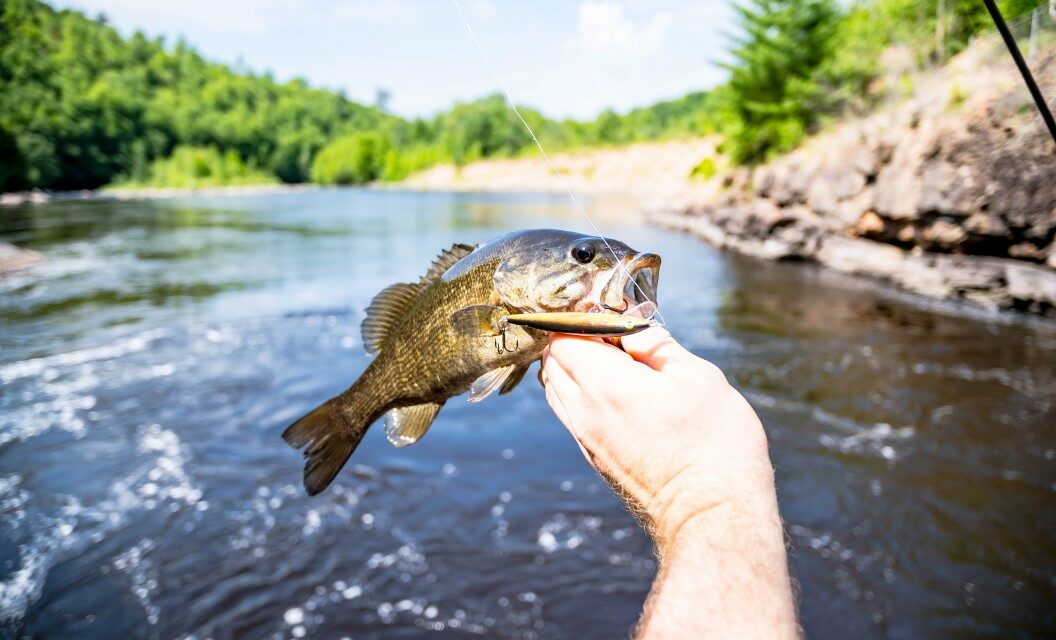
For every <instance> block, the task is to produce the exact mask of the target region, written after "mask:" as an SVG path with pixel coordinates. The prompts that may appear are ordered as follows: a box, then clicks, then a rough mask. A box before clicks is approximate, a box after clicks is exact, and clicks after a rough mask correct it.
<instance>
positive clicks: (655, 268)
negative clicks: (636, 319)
mask: <svg viewBox="0 0 1056 640" xmlns="http://www.w3.org/2000/svg"><path fill="white" fill-rule="evenodd" d="M659 282H660V256H658V255H656V254H655V253H638V254H634V255H629V256H626V257H625V258H624V259H623V261H622V263H621V264H620V265H619V266H617V268H616V269H615V270H614V272H613V274H612V277H611V278H610V279H609V282H608V284H606V285H605V288H604V289H603V290H602V292H601V300H600V302H601V306H602V308H604V309H605V310H607V311H614V312H616V313H623V312H625V311H627V310H628V309H630V308H631V307H634V306H636V305H640V304H642V303H644V302H652V303H653V304H656V287H657V285H658V284H659Z"/></svg>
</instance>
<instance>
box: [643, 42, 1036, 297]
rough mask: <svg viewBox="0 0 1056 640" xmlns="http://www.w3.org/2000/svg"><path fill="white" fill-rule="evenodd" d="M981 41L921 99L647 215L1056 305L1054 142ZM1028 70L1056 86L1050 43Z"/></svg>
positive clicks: (908, 279) (948, 289)
mask: <svg viewBox="0 0 1056 640" xmlns="http://www.w3.org/2000/svg"><path fill="white" fill-rule="evenodd" d="M987 44H988V46H985V47H984V46H983V44H979V45H978V46H976V47H973V48H972V49H970V50H969V51H968V52H966V53H965V54H963V55H962V56H960V57H959V58H958V59H957V60H955V61H953V62H952V63H951V64H950V65H949V66H948V67H947V68H946V69H942V70H939V71H935V72H933V73H932V74H930V75H929V76H925V77H922V78H920V79H918V82H922V83H923V84H922V86H921V89H920V90H918V92H917V95H916V96H915V97H914V99H912V100H909V101H907V102H905V103H903V104H901V105H899V106H898V107H896V108H889V109H885V110H883V111H882V112H880V113H878V114H876V115H874V116H871V117H869V118H867V119H864V120H860V121H856V122H853V123H847V124H844V125H843V126H841V127H839V128H838V129H836V130H834V131H832V132H831V133H828V134H825V135H821V136H818V137H817V138H815V139H814V140H813V141H812V142H811V143H810V144H808V145H807V146H805V147H804V148H802V149H800V150H797V151H795V152H793V153H791V154H789V155H787V156H785V157H783V158H780V159H778V160H776V161H774V162H772V163H770V164H768V165H765V166H762V167H759V168H756V169H755V170H754V171H751V170H747V169H737V170H733V171H731V172H729V173H727V174H725V175H723V176H720V177H719V178H717V179H716V181H717V183H716V185H714V187H715V188H714V190H713V191H712V192H711V195H710V196H709V197H707V198H705V199H703V200H702V201H700V202H698V203H696V204H694V205H692V206H689V207H687V208H684V209H682V210H678V211H666V212H655V213H653V214H652V219H653V221H655V222H657V223H659V224H662V225H665V226H670V227H676V228H681V229H685V230H688V231H691V232H695V233H697V234H698V235H701V236H703V237H704V238H705V239H707V240H709V241H711V242H713V243H714V244H717V245H719V246H722V247H728V248H731V249H734V250H739V251H743V252H746V253H751V254H755V255H760V256H762V257H766V258H772V259H782V258H801V259H811V260H817V261H819V262H822V263H824V264H827V265H829V266H832V267H834V268H837V269H840V270H843V271H848V272H855V273H863V274H869V275H873V276H878V277H881V278H884V279H887V280H889V281H891V282H893V283H896V284H898V285H899V286H902V287H904V288H907V289H910V290H912V291H916V292H919V293H923V294H926V295H930V296H935V297H942V298H953V299H963V300H967V301H969V302H972V303H975V304H978V305H982V306H985V307H989V308H997V309H1001V308H1016V309H1022V310H1026V311H1032V312H1036V313H1042V314H1053V315H1056V242H1054V239H1056V145H1054V143H1053V141H1052V139H1051V137H1050V136H1049V134H1048V132H1047V131H1046V130H1045V128H1044V124H1043V123H1042V122H1041V119H1040V117H1039V116H1038V115H1037V112H1036V111H1035V109H1034V107H1033V103H1032V102H1030V96H1029V94H1028V93H1027V91H1026V88H1025V87H1024V86H1023V84H1022V81H1021V80H1020V79H1019V77H1018V75H1017V74H1016V72H1015V70H1014V68H1013V67H1011V63H1010V62H1007V63H1006V62H1005V61H1004V60H1002V59H1001V58H1000V57H996V56H998V54H999V53H1000V52H999V51H995V49H994V47H993V45H992V43H987ZM1032 66H1033V67H1034V69H1035V73H1037V74H1038V75H1039V76H1040V77H1039V83H1040V84H1041V85H1042V87H1043V90H1045V91H1046V93H1047V95H1050V96H1056V91H1054V90H1056V48H1053V49H1050V50H1048V51H1047V52H1045V53H1043V54H1042V55H1038V56H1036V57H1035V59H1034V60H1033V61H1032Z"/></svg>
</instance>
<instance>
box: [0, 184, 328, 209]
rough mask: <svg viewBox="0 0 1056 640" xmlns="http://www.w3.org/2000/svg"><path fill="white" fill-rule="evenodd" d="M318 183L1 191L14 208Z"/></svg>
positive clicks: (254, 191)
mask: <svg viewBox="0 0 1056 640" xmlns="http://www.w3.org/2000/svg"><path fill="white" fill-rule="evenodd" d="M321 188H322V187H321V186H320V185H315V184H259V185H239V186H229V187H198V188H193V189H185V188H164V187H144V188H138V187H137V188H129V189H122V188H106V189H89V190H83V191H17V192H12V193H0V207H14V206H20V205H25V204H45V203H48V202H64V201H71V200H157V199H163V198H181V197H187V196H205V197H213V196H258V195H269V194H279V193H298V192H301V191H312V190H315V189H321Z"/></svg>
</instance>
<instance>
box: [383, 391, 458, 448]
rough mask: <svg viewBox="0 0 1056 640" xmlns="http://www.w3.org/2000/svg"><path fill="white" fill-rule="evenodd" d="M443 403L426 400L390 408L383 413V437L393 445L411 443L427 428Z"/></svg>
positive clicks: (404, 445) (402, 445) (400, 445)
mask: <svg viewBox="0 0 1056 640" xmlns="http://www.w3.org/2000/svg"><path fill="white" fill-rule="evenodd" d="M442 406H444V403H442V402H440V403H436V402H427V403H426V404H416V405H411V406H409V407H399V408H397V409H391V410H389V412H388V413H386V414H385V437H387V438H388V439H389V442H391V443H392V446H394V447H406V446H408V445H412V444H414V443H415V442H418V440H420V439H421V437H422V436H424V435H425V432H426V431H428V430H429V426H430V425H432V424H433V420H434V419H435V418H436V414H437V413H439V412H440V407H442Z"/></svg>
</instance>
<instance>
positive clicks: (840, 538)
mask: <svg viewBox="0 0 1056 640" xmlns="http://www.w3.org/2000/svg"><path fill="white" fill-rule="evenodd" d="M0 214H2V216H0V239H2V240H7V241H10V242H14V243H16V244H19V245H22V246H26V247H29V248H33V249H37V250H39V251H42V252H44V253H46V254H48V255H49V256H50V261H49V262H48V263H47V264H45V265H43V266H41V267H39V268H38V269H36V270H34V271H32V272H28V273H24V274H20V275H16V276H14V277H8V278H7V279H5V280H2V281H0V290H2V293H0V323H2V324H0V329H2V332H0V384H2V387H0V389H2V392H0V617H3V618H4V619H5V621H4V622H3V623H0V624H2V626H0V636H12V637H19V636H31V637H44V638H72V637H77V638H114V637H127V638H149V637H157V638H189V637H194V638H199V639H204V638H208V637H212V638H218V639H219V638H233V637H254V638H267V637H276V638H278V637H301V636H304V637H319V638H341V637H345V636H347V637H354V638H376V637H385V638H400V637H420V636H423V635H428V634H429V633H430V632H431V631H434V630H439V631H442V632H444V633H450V632H451V631H452V630H454V631H457V632H459V633H462V634H479V635H485V636H492V637H505V638H534V637H582V638H594V637H599V638H601V637H622V636H625V635H626V633H627V630H628V628H629V627H630V626H631V625H632V624H633V623H634V621H635V619H636V617H637V615H638V612H639V610H640V607H641V604H642V601H643V599H644V597H645V594H646V593H647V590H648V588H649V585H650V582H651V580H652V578H653V575H654V572H655V570H656V564H655V561H654V557H653V555H652V553H651V550H650V546H649V543H648V540H647V539H646V538H645V537H644V535H643V534H642V533H641V532H640V530H639V529H638V528H637V527H636V526H635V523H634V522H633V520H632V519H631V517H630V516H629V515H627V514H626V513H625V512H624V510H623V509H622V507H621V505H620V504H619V502H618V501H617V500H616V499H615V498H613V497H612V495H611V493H610V492H609V490H608V488H607V487H606V486H605V485H604V484H603V483H602V482H600V481H599V480H598V479H597V478H596V477H595V475H594V474H593V472H592V471H591V470H590V469H589V468H588V467H587V465H586V464H585V463H584V461H583V460H582V457H581V454H580V452H579V450H578V449H577V447H576V446H575V444H574V443H573V442H572V440H571V438H570V437H569V436H568V434H567V433H566V432H565V431H564V429H563V428H562V427H561V426H560V424H559V423H558V422H557V421H556V419H555V418H554V417H553V415H552V414H551V413H550V411H549V409H548V408H547V406H546V403H545V401H544V399H543V396H542V393H541V390H540V389H539V388H538V386H537V385H536V384H535V383H534V381H533V380H532V374H529V377H528V378H527V379H526V383H525V384H523V385H522V387H521V388H518V389H517V391H516V392H514V393H513V394H511V395H509V396H505V397H502V398H489V399H488V400H487V401H485V402H484V403H481V404H480V405H469V404H467V403H465V402H461V401H460V400H458V399H455V400H453V401H451V402H449V403H448V404H447V406H445V408H444V410H443V412H442V413H441V414H440V416H439V418H438V420H437V423H436V424H435V425H434V427H433V429H432V430H431V431H430V433H429V435H428V437H426V438H425V439H424V440H423V441H422V442H420V443H419V444H417V445H415V446H414V447H411V448H408V449H402V450H397V449H394V448H392V447H390V446H389V445H388V444H387V443H386V442H385V439H384V437H383V434H382V433H381V430H380V429H378V430H376V431H372V432H371V433H370V434H369V435H368V437H367V438H366V440H365V442H364V443H363V445H362V446H361V447H360V449H359V450H358V451H357V452H356V455H355V456H354V458H353V460H352V462H351V463H350V465H349V467H348V468H347V469H346V470H345V471H344V472H342V474H341V475H340V476H339V477H338V480H337V482H336V483H335V484H334V485H333V486H332V487H331V488H330V490H329V491H327V492H326V493H324V494H323V495H321V496H319V497H317V498H314V499H309V498H307V497H305V496H304V495H303V493H302V491H301V489H300V474H301V460H300V456H299V454H298V453H297V452H294V451H293V450H291V449H289V448H287V447H286V446H285V445H284V444H283V443H282V441H281V440H280V439H279V433H280V432H281V431H282V429H283V428H284V427H285V426H286V425H287V424H288V423H289V422H290V421H292V420H293V419H294V418H296V417H298V416H300V415H301V414H302V413H304V412H305V411H306V410H307V409H309V408H311V407H313V406H314V405H315V404H317V403H318V402H320V401H321V400H323V399H326V398H328V397H330V396H331V395H332V394H334V393H336V392H338V391H340V390H341V389H343V388H344V387H345V386H347V385H348V384H349V383H350V382H351V381H352V380H353V379H355V377H356V375H357V374H358V372H359V371H361V370H362V369H363V368H364V367H365V366H366V364H367V362H368V359H367V357H366V356H365V355H364V354H363V352H362V348H361V344H360V340H359V331H358V326H359V323H360V321H361V320H362V313H363V308H364V307H365V306H366V304H367V303H368V302H369V300H370V297H371V296H372V294H373V293H375V292H376V291H377V290H379V289H380V288H382V287H383V286H385V285H387V284H389V283H391V282H393V281H397V280H414V279H415V278H417V276H418V275H420V273H422V272H424V269H425V267H426V265H427V263H428V262H429V259H430V258H431V256H433V255H435V254H436V253H437V252H438V251H439V250H440V249H441V248H442V247H445V246H448V245H449V244H451V243H452V242H455V241H460V242H477V241H481V240H485V239H487V238H490V237H492V236H495V235H497V234H499V233H501V232H504V231H506V230H509V229H514V228H520V227H528V226H555V225H557V226H564V227H571V228H580V229H582V228H583V227H584V225H583V224H582V221H580V220H577V219H575V218H574V217H568V216H574V214H572V213H570V212H569V208H568V207H567V206H566V205H565V203H564V200H562V199H560V198H556V197H555V198H551V197H544V196H524V195H511V196H480V195H461V196H460V195H443V194H432V195H430V194H403V193H377V192H364V191H355V190H329V191H318V192H308V193H299V194H290V195H280V196H274V195H271V196H267V197H237V198H236V197H229V198H215V199H203V198H197V199H194V198H187V199H179V200H168V201H157V202H138V203H134V202H128V203H120V202H67V203H56V204H51V205H47V206H38V207H28V208H24V209H13V210H10V209H9V210H4V211H2V212H0ZM602 225H603V227H605V228H606V230H607V231H609V232H610V233H611V235H613V236H615V237H618V238H622V239H625V240H627V241H628V242H629V243H630V244H631V245H632V246H635V247H636V248H639V249H642V250H650V251H656V252H658V253H660V254H661V255H662V256H663V257H664V267H663V275H662V278H661V284H660V296H661V302H662V303H663V310H664V316H665V318H666V319H667V321H668V324H669V327H670V329H671V330H672V331H673V333H674V334H675V335H676V336H677V337H678V338H680V339H681V340H682V341H683V342H684V343H685V344H686V345H687V346H689V347H690V348H691V349H693V351H695V352H696V353H698V354H700V355H702V356H705V357H707V358H710V359H712V360H714V361H715V362H716V363H718V364H719V365H720V366H722V367H723V368H724V370H726V371H727V372H728V374H729V376H730V378H731V380H732V381H733V382H734V383H735V384H736V385H737V386H738V387H739V388H740V389H742V390H743V391H744V393H745V394H746V395H747V396H748V398H749V399H750V400H751V401H752V403H753V404H754V406H755V407H756V408H757V410H758V411H759V412H760V414H761V416H762V418H763V421H764V423H765V424H766V425H767V430H768V433H769V435H770V438H771V441H772V457H773V459H774V462H775V464H776V465H777V478H778V483H779V487H778V489H779V496H780V503H781V510H782V513H783V516H784V518H785V521H786V523H787V526H788V531H789V537H790V541H791V544H792V568H793V572H794V574H795V576H796V578H797V580H798V582H799V584H800V591H801V600H802V620H803V624H804V626H805V627H806V630H807V633H808V635H809V636H810V637H814V638H845V637H860V638H874V637H875V638H879V637H892V638H910V637H968V636H972V637H977V636H981V635H993V636H1003V637H1010V636H1016V637H1046V636H1049V637H1051V636H1052V635H1053V633H1056V613H1054V611H1053V609H1052V607H1051V603H1052V602H1054V601H1056V540H1054V538H1053V531H1054V525H1056V420H1054V415H1056V407H1054V402H1056V365H1054V363H1056V330H1054V329H1053V327H1052V325H1045V324H1040V323H1039V324H1032V323H1022V322H1011V323H1009V322H993V321H987V320H985V319H983V320H980V319H975V318H972V317H966V316H965V315H964V314H960V313H952V314H951V313H950V312H949V310H940V311H929V310H926V309H924V308H922V307H921V306H920V305H919V304H918V303H917V301H913V300H902V299H900V298H898V297H897V296H892V295H890V294H887V293H884V292H883V291H879V290H877V289H875V288H873V287H871V286H868V285H865V284H863V282H862V281H860V280H849V279H845V278H842V277H839V276H835V275H833V274H830V273H827V272H824V271H820V270H817V269H814V268H811V267H807V266H804V265H792V264H767V263H760V262H757V261H753V260H748V259H743V258H737V257H733V256H729V255H724V254H720V253H717V252H715V251H713V250H712V249H710V248H708V247H706V246H704V245H702V244H700V243H699V242H697V241H695V240H693V239H690V238H688V237H684V236H680V235H676V234H672V233H668V232H664V231H659V230H654V229H647V228H635V227H632V226H629V225H628V224H627V223H614V222H604V221H603V222H602ZM424 344H425V341H424V340H423V345H424Z"/></svg>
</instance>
